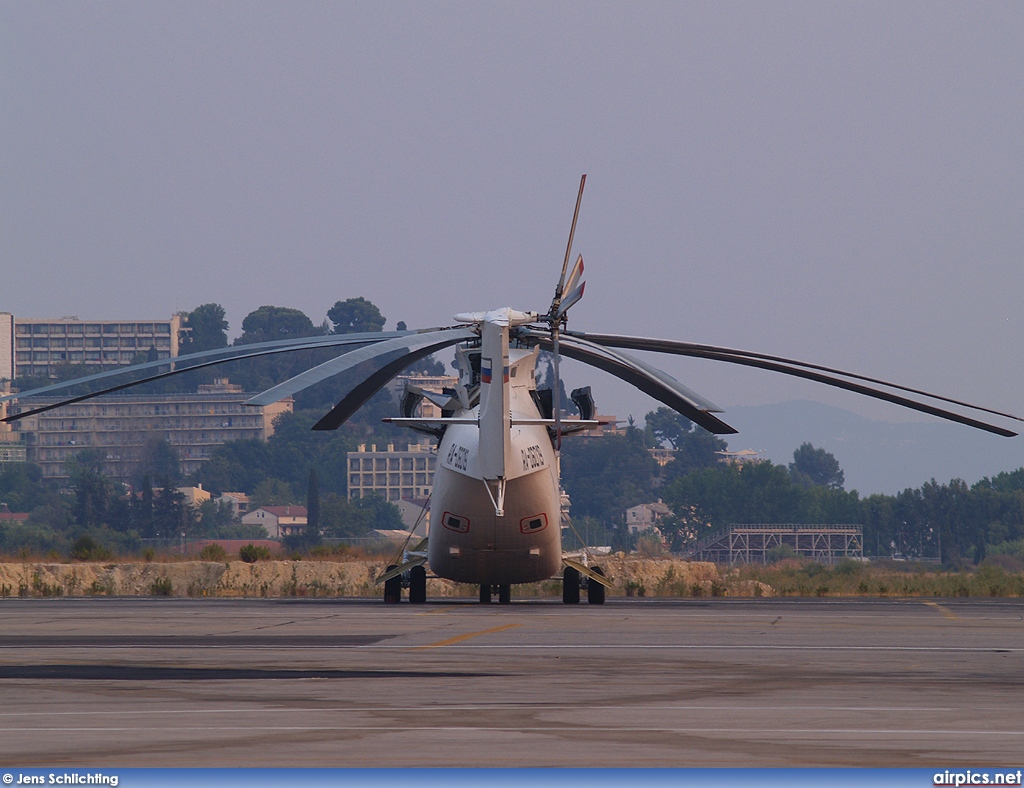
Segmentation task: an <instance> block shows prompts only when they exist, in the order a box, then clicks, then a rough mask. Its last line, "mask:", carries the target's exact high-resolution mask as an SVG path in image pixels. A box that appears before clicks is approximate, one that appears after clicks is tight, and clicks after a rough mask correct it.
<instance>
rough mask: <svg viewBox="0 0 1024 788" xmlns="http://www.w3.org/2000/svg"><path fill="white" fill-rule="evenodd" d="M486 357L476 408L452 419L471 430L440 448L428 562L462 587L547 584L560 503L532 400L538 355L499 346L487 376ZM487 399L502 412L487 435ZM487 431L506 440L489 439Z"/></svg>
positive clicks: (554, 466) (451, 434)
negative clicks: (499, 432)
mask: <svg viewBox="0 0 1024 788" xmlns="http://www.w3.org/2000/svg"><path fill="white" fill-rule="evenodd" d="M484 352H485V353H487V352H489V350H488V349H487V348H486V339H485V349H484ZM488 358H491V357H485V359H484V361H483V364H484V370H483V372H484V375H483V381H482V383H481V392H482V393H481V403H480V405H477V406H475V407H473V408H470V409H462V410H459V411H456V412H455V413H454V414H453V418H454V419H465V420H467V421H475V422H477V423H453V424H451V425H450V426H449V427H448V428H447V430H446V431H445V434H444V436H443V437H442V439H441V442H440V445H439V446H438V458H437V466H436V471H435V473H434V491H433V495H432V496H431V502H430V522H431V528H430V541H429V545H428V554H427V555H428V563H429V565H430V569H431V571H432V572H434V573H435V574H436V575H438V576H439V577H445V578H448V579H450V580H456V581H459V582H464V583H479V584H488V583H490V584H511V583H530V582H534V581H537V580H546V579H547V578H550V577H552V576H553V575H555V574H557V573H558V571H559V569H560V568H561V560H562V540H561V526H560V515H561V500H560V490H559V483H558V460H557V456H556V454H555V450H554V446H553V445H552V442H551V437H550V435H549V433H548V429H547V426H545V425H544V424H539V423H537V422H539V421H541V420H542V419H541V414H540V412H539V410H538V408H537V405H536V403H535V402H534V399H533V396H532V395H531V393H530V392H531V391H533V390H534V389H535V387H536V386H535V380H534V378H535V367H536V360H537V351H536V350H533V351H525V350H511V351H509V350H508V348H507V345H506V346H505V348H504V354H503V356H501V357H499V358H501V361H500V362H499V358H493V368H492V367H489V366H488ZM488 373H490V374H488ZM499 392H500V393H499ZM488 397H490V406H491V407H492V408H493V407H494V406H496V405H499V406H500V405H504V407H503V412H502V413H501V414H500V415H501V416H503V418H502V419H500V420H499V419H495V420H494V421H493V422H491V425H490V426H491V430H490V432H489V429H488V427H489V424H488V418H487V417H488V412H487V411H488V405H489V403H488ZM506 413H507V416H506V415H505V414H506ZM490 415H491V416H494V415H495V414H494V411H493V410H491V412H490ZM530 422H533V423H530ZM495 425H498V426H499V427H500V429H502V430H506V429H507V431H505V432H504V434H503V435H495V434H493V433H494V429H495ZM506 425H507V426H506ZM496 448H500V449H501V452H500V456H499V457H498V462H499V465H500V471H499V470H497V469H496V468H495V454H496V452H495V449H496ZM489 453H490V456H488V454H489Z"/></svg>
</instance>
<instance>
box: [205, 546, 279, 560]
mask: <svg viewBox="0 0 1024 788" xmlns="http://www.w3.org/2000/svg"><path fill="white" fill-rule="evenodd" d="M246 547H252V545H246ZM242 549H243V550H244V549H245V547H243V548H242ZM264 549H266V548H264ZM199 557H200V558H201V559H202V560H203V561H218V562H219V561H223V560H224V559H226V558H227V557H228V553H227V550H225V549H224V548H223V547H221V546H220V545H219V544H208V545H206V546H204V547H203V549H202V550H200V551H199ZM242 560H243V561H244V560H245V557H244V556H243V557H242ZM249 563H252V562H251V561H250V562H249Z"/></svg>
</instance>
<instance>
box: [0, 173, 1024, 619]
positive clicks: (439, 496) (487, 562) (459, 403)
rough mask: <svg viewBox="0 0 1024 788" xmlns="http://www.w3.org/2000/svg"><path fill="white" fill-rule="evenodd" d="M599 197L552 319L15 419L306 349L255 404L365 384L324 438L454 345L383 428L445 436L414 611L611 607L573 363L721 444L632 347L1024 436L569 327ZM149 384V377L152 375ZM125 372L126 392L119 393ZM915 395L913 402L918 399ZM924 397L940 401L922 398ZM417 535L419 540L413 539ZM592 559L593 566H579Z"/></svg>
mask: <svg viewBox="0 0 1024 788" xmlns="http://www.w3.org/2000/svg"><path fill="white" fill-rule="evenodd" d="M585 185H586V175H583V177H582V178H581V180H580V188H579V193H578V195H577V198H576V209H575V211H574V213H573V219H572V224H571V227H570V230H569V241H568V244H567V246H566V252H565V258H564V261H563V263H562V270H561V275H560V277H559V279H558V282H557V284H556V287H555V293H554V297H553V299H552V301H551V304H550V306H549V307H548V309H547V310H546V311H543V312H541V311H520V310H516V309H513V308H511V307H500V308H497V309H491V310H487V311H482V312H466V313H460V314H457V315H455V316H454V319H455V323H456V324H455V325H450V326H442V327H436V328H425V329H419V330H412V331H408V330H406V331H391V332H375V333H364V334H342V335H328V336H320V337H307V338H300V339H288V340H277V341H272V342H263V343H256V344H249V345H243V346H232V347H228V348H219V349H216V350H207V351H203V352H199V353H192V354H188V355H183V356H177V357H175V358H174V359H173V360H172V361H173V366H172V367H171V368H170V369H168V361H167V360H166V359H164V360H159V361H151V362H147V363H143V364H139V365H135V366H132V367H131V368H128V369H118V370H110V371H107V372H101V373H98V374H95V375H90V376H88V377H84V378H79V379H77V380H72V381H67V382H63V383H58V384H53V385H50V386H46V387H43V388H39V389H35V390H32V391H28V392H23V393H18V394H14V395H8V396H6V397H2V398H0V402H3V401H6V400H11V399H28V398H31V397H33V396H39V395H44V394H53V393H55V392H58V391H61V390H65V389H67V388H69V387H72V386H77V385H80V384H100V387H99V388H98V389H96V390H93V391H91V392H90V393H86V394H78V395H76V396H69V397H66V398H64V399H60V400H58V401H56V402H49V403H46V404H42V405H39V406H38V407H35V408H31V407H29V408H28V409H27V410H24V411H22V412H20V413H16V414H14V415H11V416H8V417H7V418H5V419H4V421H8V422H10V421H15V420H17V419H21V418H25V417H26V416H30V415H34V414H37V413H42V412H44V411H48V410H51V409H54V408H58V407H61V406H63V405H69V404H73V403H75V402H80V401H82V400H86V399H90V398H92V397H97V396H100V395H103V394H110V393H113V392H116V391H120V390H123V389H126V388H129V387H132V386H136V385H140V384H142V383H146V382H149V381H153V380H159V379H161V378H164V377H168V376H171V375H177V374H181V373H183V372H188V371H192V370H196V369H200V368H204V367H209V366H215V365H218V364H224V363H227V362H231V361H239V360H244V359H250V358H257V357H261V356H268V355H273V354H279V353H289V352H295V351H299V350H310V349H318V348H334V349H337V350H340V351H341V353H340V354H339V355H337V356H335V357H334V358H332V359H330V360H328V361H325V362H323V363H321V364H319V365H317V366H314V367H312V368H310V369H307V370H306V371H304V372H302V373H300V374H299V375H296V376H295V377H292V378H290V379H289V380H286V381H284V382H282V383H280V384H278V385H275V386H273V387H271V388H269V389H267V390H266V391H264V392H262V393H260V394H257V395H256V396H254V397H251V398H250V399H249V400H247V401H246V404H247V405H269V404H271V403H274V402H277V401H279V400H281V399H283V398H285V397H288V396H291V395H293V394H295V393H297V392H299V391H301V390H303V389H305V388H307V387H309V386H312V385H314V384H316V383H319V382H320V381H323V380H326V379H328V378H330V377H333V376H335V375H339V374H341V373H349V374H350V379H351V380H354V381H356V382H355V384H354V385H352V386H351V388H350V389H349V390H348V391H347V393H346V394H345V396H344V397H343V398H342V399H341V401H340V402H338V403H337V404H336V405H335V406H334V407H333V408H332V409H331V410H330V411H329V412H328V413H326V414H325V415H324V416H323V417H322V418H321V419H320V420H319V421H318V422H317V423H316V424H315V425H314V426H313V429H314V430H335V429H338V428H339V427H340V426H341V425H342V424H343V423H344V422H345V421H346V420H347V419H348V418H350V417H351V416H352V415H353V414H354V413H355V412H356V411H357V410H358V409H359V408H360V407H361V406H362V405H363V404H364V403H366V402H367V401H368V400H369V399H370V398H371V397H372V396H373V395H374V394H376V393H377V392H378V391H380V390H381V389H382V388H383V387H384V386H385V385H387V384H388V383H389V382H390V381H391V380H392V379H393V378H395V377H396V376H397V375H399V374H400V373H401V372H402V371H403V370H404V369H406V368H407V367H409V366H410V365H411V364H413V363H415V362H416V361H418V360H419V359H422V358H424V357H426V356H428V355H430V354H432V353H434V352H437V351H439V350H442V349H444V348H449V347H452V346H455V355H456V364H457V366H458V370H459V379H458V384H457V385H456V386H455V387H454V388H451V389H445V390H444V391H443V392H442V393H441V394H437V393H436V392H431V391H426V390H424V389H421V388H417V387H416V386H415V385H411V384H408V383H407V384H406V387H405V390H404V392H403V394H402V396H401V401H400V410H401V413H402V415H401V416H398V417H394V418H390V419H385V421H389V422H391V423H392V424H395V425H400V426H404V427H408V428H410V429H412V430H414V431H417V432H420V433H425V434H428V435H431V436H433V437H434V438H435V439H436V440H437V441H438V445H437V466H436V470H435V474H434V486H433V492H432V494H431V497H430V501H429V510H430V515H431V523H432V525H433V527H432V529H431V532H430V534H429V537H428V538H427V539H424V540H422V541H421V542H420V543H418V544H416V545H414V546H413V547H412V548H411V549H403V558H402V559H401V563H398V564H392V565H390V566H389V567H388V568H387V570H386V571H385V572H384V573H383V574H382V575H380V577H378V578H377V580H378V582H379V583H381V584H382V585H383V586H384V600H385V602H388V603H395V602H398V601H400V600H401V598H402V589H403V588H404V587H407V588H408V589H409V594H408V598H409V601H410V602H411V603H414V604H422V603H424V602H426V600H427V590H426V589H427V568H428V567H429V569H430V571H431V572H432V573H433V575H434V576H436V577H440V578H445V579H448V580H452V581H456V582H460V583H468V584H473V585H478V586H479V588H480V601H481V602H485V603H488V602H490V601H491V600H492V597H493V596H494V594H495V593H496V594H497V596H498V600H499V603H505V604H507V603H509V602H510V600H511V588H512V586H513V585H515V584H521V583H530V582H535V581H540V580H547V579H549V578H552V577H554V576H556V575H557V574H558V572H559V571H562V579H563V583H562V587H563V602H565V603H567V604H575V603H578V602H579V601H580V591H581V589H584V588H585V589H586V592H587V597H588V601H589V602H590V603H592V604H601V603H603V602H604V599H605V588H606V587H607V586H609V585H610V583H609V578H608V577H606V576H605V573H604V572H603V570H602V569H601V567H600V566H599V565H598V564H597V562H595V561H594V560H593V556H591V555H590V554H589V551H587V550H586V548H584V554H583V555H581V556H577V555H576V554H571V555H570V554H565V553H563V549H562V536H561V531H562V528H561V520H562V517H561V489H560V484H559V456H560V449H561V441H562V438H563V437H565V436H567V435H572V434H574V433H579V432H585V431H587V430H591V429H594V428H597V427H600V426H603V424H604V422H602V421H600V420H599V419H595V418H594V416H595V413H596V410H595V406H594V400H593V397H592V396H591V392H590V388H589V387H586V388H580V389H576V390H574V391H573V392H572V393H571V395H570V398H571V400H572V401H573V404H575V405H576V407H577V409H578V410H579V413H580V418H578V419H575V418H574V419H566V418H563V415H562V413H563V407H562V405H563V403H561V402H560V401H559V390H560V385H559V362H560V358H561V357H562V356H566V357H568V358H571V359H574V360H577V361H580V362H583V363H585V364H587V365H589V366H592V367H595V368H597V369H600V370H603V371H605V372H608V373H610V374H612V375H614V376H616V377H618V378H620V379H622V380H625V381H626V382H628V383H630V384H632V385H633V386H635V387H636V388H637V389H639V390H641V391H643V392H644V393H646V394H648V395H650V396H651V397H653V398H654V399H656V400H658V401H659V402H661V403H663V404H664V405H667V406H668V407H670V408H672V409H674V410H675V411H677V412H678V413H680V414H681V415H683V416H685V417H686V418H688V419H689V420H690V421H692V422H693V423H695V424H696V425H697V426H699V427H701V428H703V429H705V430H707V431H708V432H711V433H714V434H718V435H726V434H734V433H735V432H736V430H735V429H734V428H732V427H731V426H729V425H728V424H727V423H726V422H724V421H723V420H722V419H721V418H719V416H718V415H717V414H721V413H722V409H721V408H719V407H717V406H716V405H715V404H714V403H712V402H711V401H709V400H707V399H705V398H704V397H702V396H701V395H699V394H697V393H695V392H693V391H691V390H690V389H688V388H687V387H686V386H684V385H683V384H682V383H680V382H679V381H678V380H676V379H675V378H674V377H672V376H671V375H669V374H667V373H665V372H663V371H661V370H659V369H657V368H656V367H653V366H651V365H650V364H648V363H647V362H646V361H643V360H641V359H639V358H637V357H636V356H634V355H632V354H630V353H627V352H626V351H650V352H658V353H668V354H675V355H681V356H689V357H695V358H705V359H710V360H715V361H723V362H726V363H731V364H739V365H744V366H750V367H755V368H759V369H765V370H769V371H773V372H779V373H782V374H786V375H791V376H796V377H800V378H804V379H808V380H813V381H816V382H819V383H823V384H825V385H829V386H833V387H837V388H841V389H845V390H847V391H852V392H855V393H857V394H861V395H864V396H868V397H873V398H876V399H880V400H884V401H887V402H890V403H893V404H895V405H899V406H901V407H905V408H910V409H913V410H917V411H920V412H923V413H927V414H930V415H932V416H936V417H939V418H942V419H946V420H949V421H953V422H957V423H960V424H964V425H966V426H968V427H972V428H975V429H980V430H985V431H987V432H991V433H994V434H996V435H1001V436H1004V437H1014V436H1016V434H1017V433H1015V432H1013V431H1011V430H1009V429H1006V428H1005V427H1002V426H999V425H997V424H992V423H989V422H987V421H982V420H980V419H979V418H975V417H973V416H969V415H965V414H964V413H962V412H959V411H955V410H949V409H947V408H946V407H945V406H946V405H953V406H956V407H957V408H960V409H966V410H968V411H975V412H978V413H984V414H988V415H990V416H998V417H1000V418H1006V419H1012V420H1016V421H1024V419H1022V418H1021V417H1019V416H1014V415H1013V414H1009V413H1003V412H1000V411H996V410H992V409H989V408H984V407H981V406H977V405H972V404H970V403H966V402H961V401H958V400H954V399H950V398H948V397H943V396H940V395H936V394H930V393H928V392H925V391H921V390H918V389H913V388H909V387H906V386H901V385H898V384H894V383H889V382H886V381H883V380H879V379H876V378H871V377H867V376H863V375H858V374H854V373H850V372H844V371H842V370H838V369H833V368H830V367H826V366H822V365H818V364H811V363H807V362H802V361H796V360H793V359H788V358H783V357H781V356H773V355H768V354H763V353H757V352H752V351H745V350H738V349H733V348H726V347H721V346H716V345H706V344H697V343H691V342H681V341H675V340H668V339H657V338H651V337H633V336H619V335H610V334H599V333H588V332H580V331H570V330H569V329H568V313H569V310H570V309H571V308H572V307H573V306H574V305H575V304H576V303H578V302H579V301H580V299H582V298H583V295H584V291H585V281H584V279H583V275H584V265H583V257H582V255H581V256H578V257H577V259H576V261H575V264H574V265H573V266H572V267H570V266H569V261H570V260H571V258H572V246H573V236H574V234H575V230H576V224H577V220H578V217H579V211H580V204H581V201H582V198H583V191H584V187H585ZM541 351H547V352H550V353H551V357H552V367H553V373H554V374H553V379H554V380H553V385H552V387H551V388H550V389H547V388H545V389H538V387H537V383H538V380H537V378H538V376H537V363H538V358H539V355H540V353H541ZM139 373H146V374H145V375H143V376H141V377H140V375H139ZM120 376H130V377H131V379H129V380H127V382H120V383H116V384H114V385H108V381H109V382H111V383H112V382H113V380H111V379H116V378H117V377H120ZM912 397H914V398H912ZM424 399H426V400H428V401H429V402H431V403H433V404H434V405H436V406H437V407H438V408H439V409H440V411H441V416H440V417H438V418H420V417H417V416H416V415H415V411H416V408H417V406H418V405H419V403H420V402H421V401H422V400H424ZM921 399H924V400H926V401H921ZM413 530H415V529H413ZM578 559H582V560H578Z"/></svg>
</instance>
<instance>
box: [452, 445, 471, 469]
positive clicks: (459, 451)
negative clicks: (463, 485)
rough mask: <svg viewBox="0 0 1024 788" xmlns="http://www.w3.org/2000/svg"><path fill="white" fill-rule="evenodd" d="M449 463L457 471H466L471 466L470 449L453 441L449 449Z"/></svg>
mask: <svg viewBox="0 0 1024 788" xmlns="http://www.w3.org/2000/svg"><path fill="white" fill-rule="evenodd" d="M447 464H448V465H450V466H451V467H452V468H455V470H457V471H464V470H467V469H468V468H469V449H467V448H466V447H465V446H460V445H459V444H457V443H453V444H452V447H451V448H450V449H449V450H448V458H447Z"/></svg>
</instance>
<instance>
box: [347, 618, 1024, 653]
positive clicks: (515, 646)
mask: <svg viewBox="0 0 1024 788" xmlns="http://www.w3.org/2000/svg"><path fill="white" fill-rule="evenodd" d="M509 626H518V624H511V625H508V626H505V627H496V628H495V629H485V630H483V632H474V633H472V634H470V635H466V636H460V637H459V638H458V639H456V638H452V639H451V640H450V641H442V642H440V643H434V644H433V645H430V646H415V647H412V648H413V649H423V648H434V647H436V646H444V645H449V644H450V645H456V644H457V643H458V642H459V641H461V640H465V639H467V638H470V637H475V636H476V635H484V634H486V633H488V632H496V631H498V630H501V629H508V627H509ZM350 648H354V649H356V650H359V651H373V650H385V651H393V650H396V649H398V650H407V649H410V647H409V646H400V645H394V646H382V645H372V646H351V647H350ZM458 648H462V649H477V650H509V651H529V650H544V651H552V650H554V651H558V650H562V651H572V650H593V649H605V650H612V649H614V650H618V651H622V650H647V649H653V650H661V651H673V650H674V651H928V652H932V651H951V652H966V653H971V654H979V653H995V654H1003V653H1007V654H1008V653H1016V652H1024V648H1017V647H1003V646H770V645H763V646H753V645H751V646H742V645H732V646H727V645H721V646H716V645H714V644H709V643H702V644H700V645H694V644H690V645H667V644H664V643H650V644H643V643H629V644H624V643H603V644H597V643H595V644H579V643H562V644H549V645H544V644H529V643H512V644H509V645H505V646H499V645H489V646H481V645H473V644H470V645H460V646H458Z"/></svg>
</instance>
